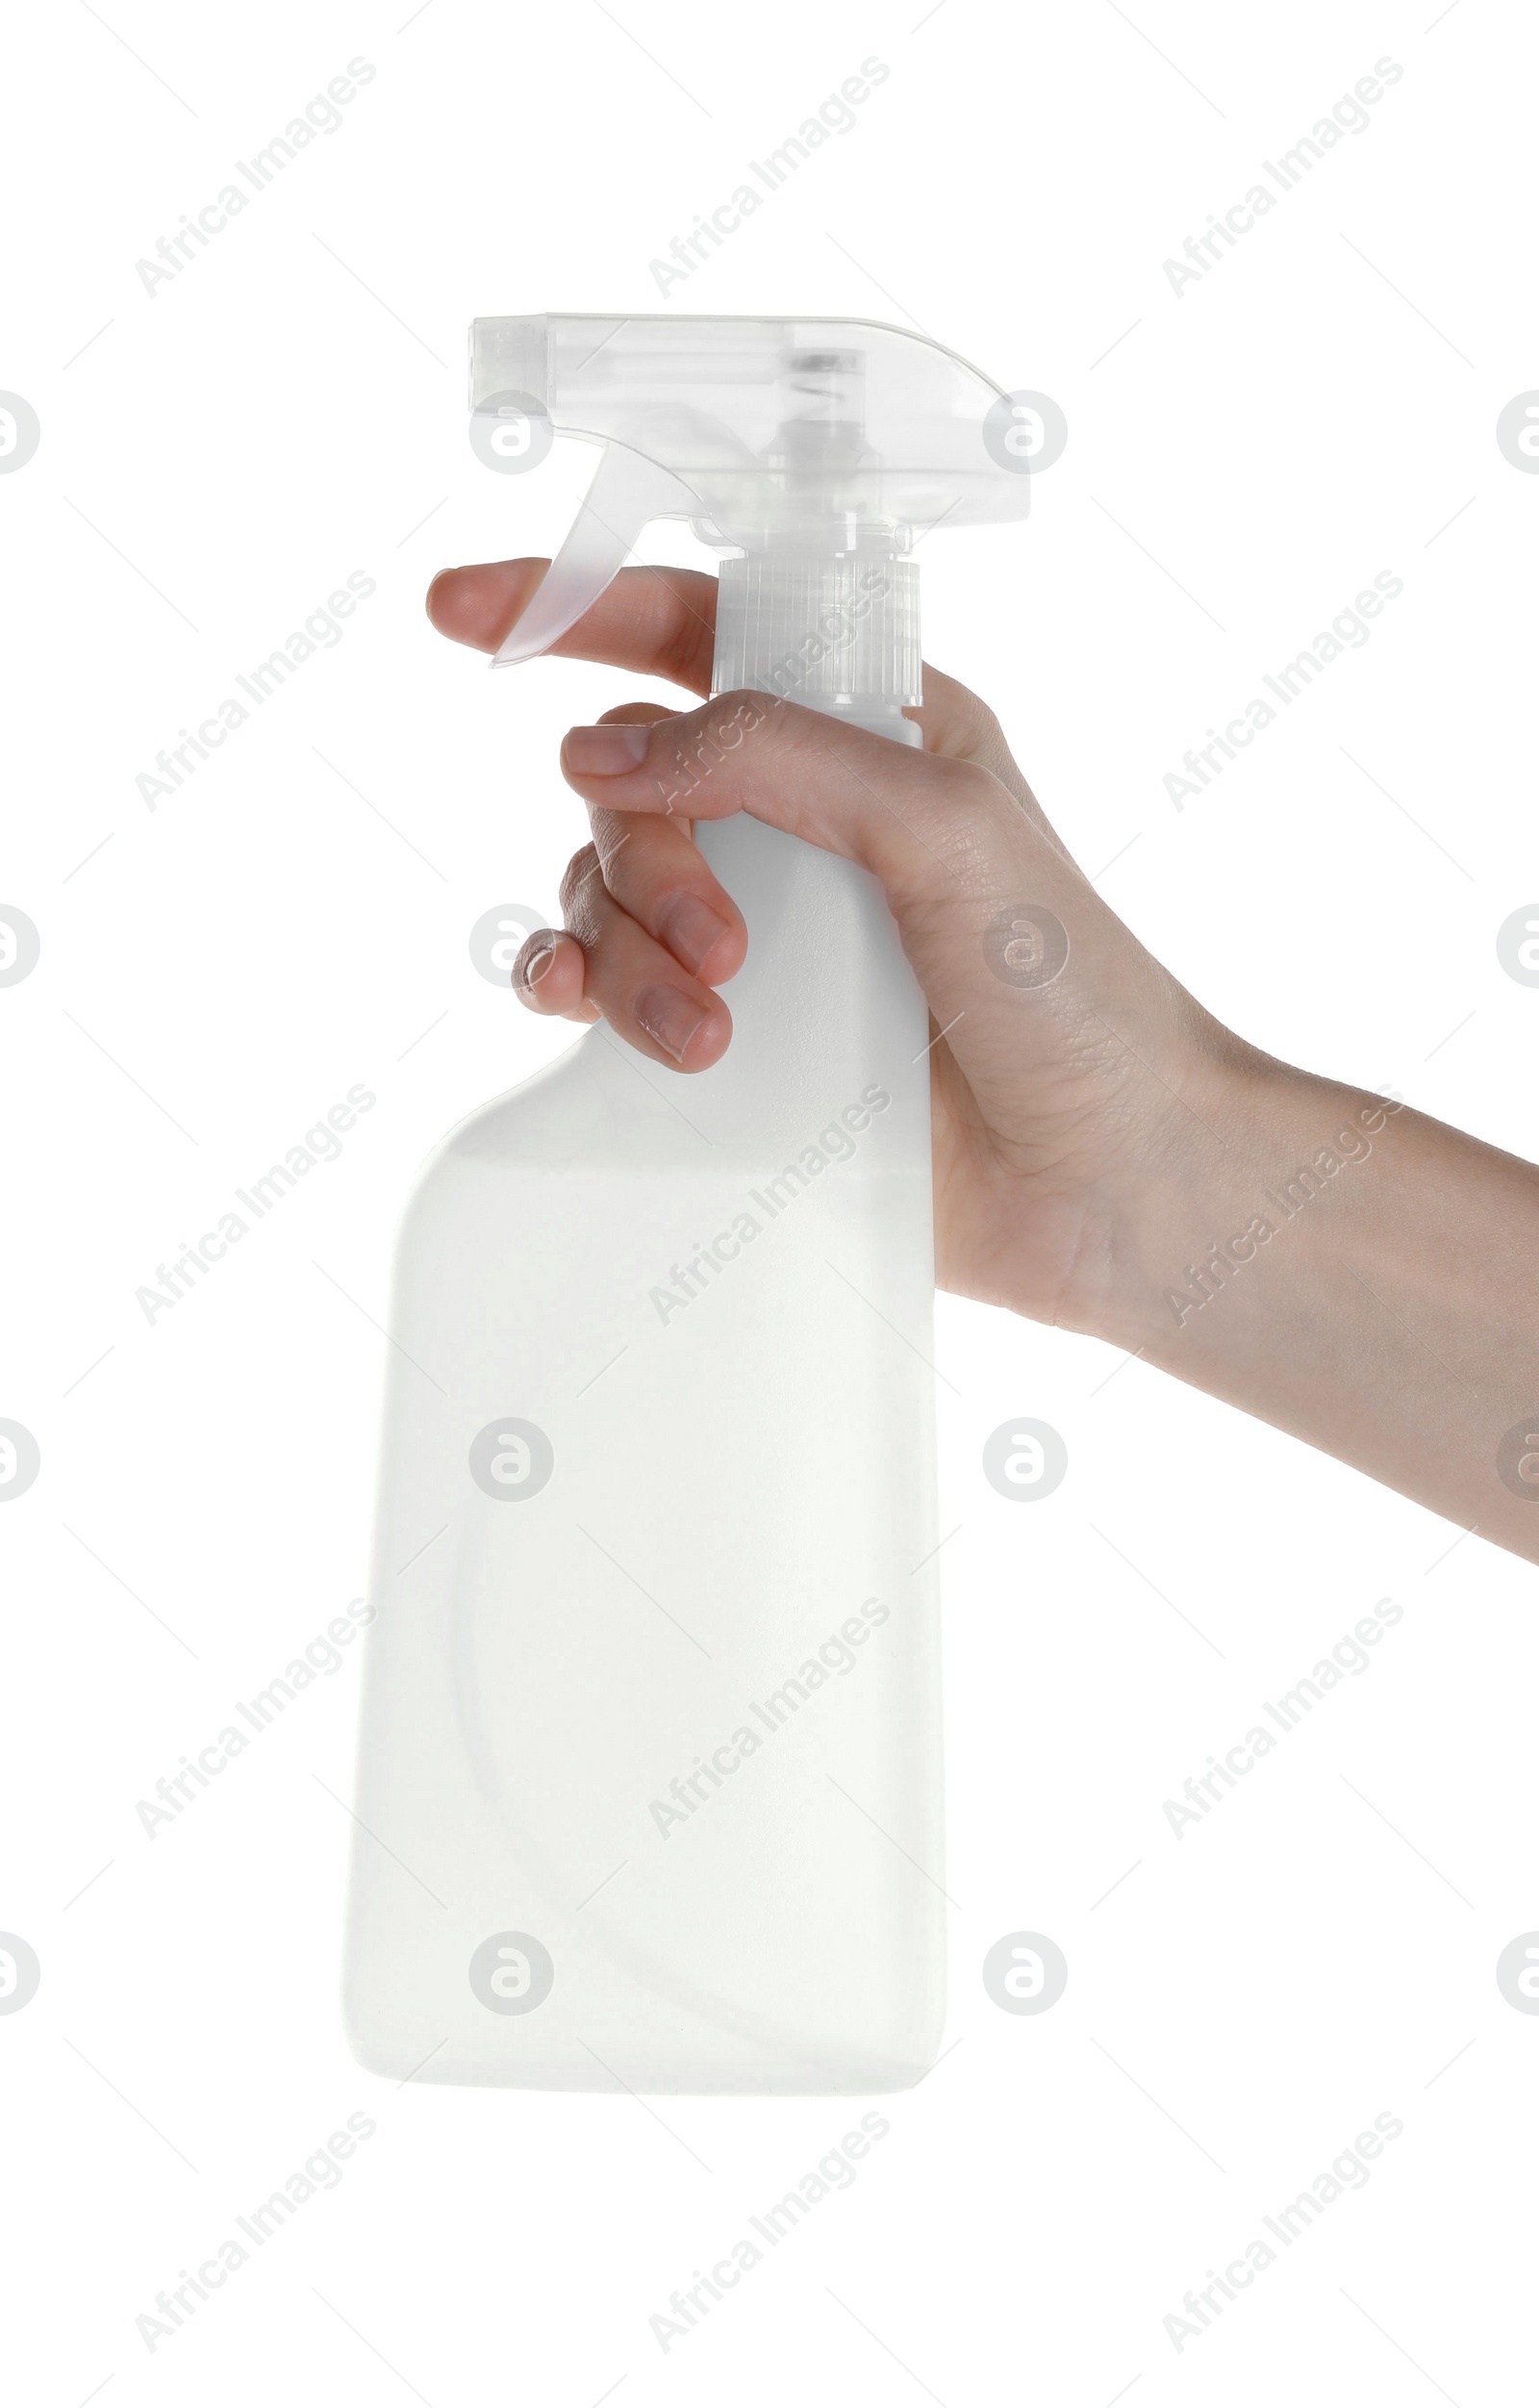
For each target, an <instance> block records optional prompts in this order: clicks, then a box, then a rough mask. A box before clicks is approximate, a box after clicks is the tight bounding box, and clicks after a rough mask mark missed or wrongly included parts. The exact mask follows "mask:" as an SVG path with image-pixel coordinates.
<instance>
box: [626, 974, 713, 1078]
mask: <svg viewBox="0 0 1539 2408" xmlns="http://www.w3.org/2000/svg"><path fill="white" fill-rule="evenodd" d="M631 1010H632V1012H633V1014H634V1016H635V1019H636V1022H637V1025H638V1027H643V1028H644V1029H645V1031H646V1033H647V1035H648V1036H649V1037H651V1038H654V1039H655V1040H656V1042H657V1043H658V1044H659V1045H660V1046H661V1047H662V1048H663V1051H664V1052H665V1053H671V1054H672V1056H673V1059H674V1060H675V1062H682V1061H683V1059H684V1052H685V1048H686V1047H687V1046H688V1044H689V1042H690V1039H691V1038H692V1037H693V1036H694V1032H695V1030H696V1028H698V1027H699V1026H700V1024H701V1022H702V1021H703V1020H704V1019H705V1017H706V1015H705V1013H704V1012H703V1011H702V1010H701V1008H700V1006H699V1004H698V1003H695V1002H692V1001H691V1000H690V998H689V997H688V996H687V995H681V994H680V992H679V990H678V988H677V987H643V989H642V991H641V993H640V995H639V996H638V997H637V998H636V1001H635V1002H634V1003H633V1004H632V1006H631Z"/></svg>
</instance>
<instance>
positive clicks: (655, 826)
mask: <svg viewBox="0 0 1539 2408" xmlns="http://www.w3.org/2000/svg"><path fill="white" fill-rule="evenodd" d="M541 570H542V563H541V562H538V561H512V562H506V563H503V564H500V565H498V566H495V567H491V568H484V569H462V570H449V571H448V572H446V573H445V574H444V575H442V576H441V577H440V578H438V579H437V580H436V582H435V584H434V587H433V590H432V594H431V596H430V597H429V610H430V613H431V615H432V618H433V621H434V623H435V625H437V626H438V627H440V628H441V629H442V631H443V632H444V633H445V634H447V635H452V636H455V637H456V638H458V639H459V640H460V641H461V642H465V643H470V644H474V645H475V646H478V647H479V648H480V649H482V650H484V651H494V650H495V649H496V647H497V646H498V644H499V643H500V642H501V640H502V638H503V636H504V635H505V634H506V632H507V630H508V628H509V627H510V626H511V625H512V623H513V621H515V619H516V618H517V616H518V614H519V612H520V611H521V610H522V608H523V605H524V602H525V601H526V599H527V597H528V596H529V594H530V592H531V591H532V589H533V587H534V586H535V585H536V583H537V582H538V580H539V576H540V573H541ZM715 614H716V585H715V582H714V580H713V579H711V578H709V577H704V576H699V575H695V574H693V573H691V572H689V571H686V570H646V569H631V570H624V571H622V572H621V574H620V575H619V576H618V578H617V579H616V580H615V583H614V584H613V585H612V586H611V587H610V589H609V591H608V592H607V593H606V594H605V595H604V596H603V598H602V599H601V600H600V601H599V602H598V603H597V604H595V606H594V608H593V610H592V611H591V612H590V613H589V614H588V616H587V618H586V619H585V620H583V621H582V622H581V623H580V625H579V626H578V627H576V628H574V629H573V630H572V632H571V633H570V634H569V635H568V637H567V638H566V639H565V640H564V642H563V643H562V644H561V645H560V646H558V647H557V648H558V649H559V650H561V651H564V652H567V653H570V654H575V655H577V656H578V657H581V658H585V659H600V660H607V661H611V662H613V663H615V664H616V665H617V666H619V667H622V668H625V669H629V670H632V671H639V672H643V673H645V674H647V675H651V676H665V677H669V678H672V679H673V680H674V681H675V682H677V683H678V684H680V685H683V686H687V687H689V688H691V689H693V690H694V692H695V693H696V694H703V693H705V692H707V691H708V689H709V683H710V672H711V654H712V647H713V643H714V631H715ZM733 715H736V717H737V726H736V728H735V729H734V731H733V732H734V734H735V735H736V736H741V741H738V742H737V743H736V744H735V747H734V748H733V750H732V751H731V752H730V754H729V755H728V757H727V761H726V762H725V763H724V764H723V766H722V767H721V768H720V769H719V771H717V772H715V773H713V774H712V775H711V776H709V777H707V778H706V779H705V780H704V781H703V783H701V784H700V785H699V786H698V787H697V788H696V789H695V791H694V793H693V794H692V797H691V808H692V809H693V810H694V812H695V814H696V816H697V817H701V818H713V819H714V818H722V817H726V816H728V815H730V814H731V813H734V812H737V811H740V810H741V811H747V812H750V813H751V814H752V815H753V816H754V817H755V818H758V819H761V820H765V821H767V822H769V823H770V824H771V825H773V826H775V827H779V828H784V829H786V830H788V831H789V832H790V833H792V834H794V835H797V836H802V837H805V838H806V839H807V840H808V841H809V842H810V843H812V844H815V845H820V846H821V847H822V848H823V849H825V850H827V851H830V852H837V853H841V854H843V855H845V857H846V858H848V859H850V860H853V861H858V862H859V863H860V864H861V865H862V866H863V867H864V868H866V869H868V870H870V871H872V872H873V873H874V874H875V875H876V876H877V877H878V878H879V879H880V881H881V883H882V885H883V887H884V889H885V890H886V894H887V900H888V902H889V905H890V906H891V909H892V911H893V914H894V917H895V919H896V922H897V926H898V930H899V933H900V936H901V938H902V942H903V947H904V950H905V951H906V952H907V954H908V957H909V960H910V962H911V963H912V965H913V967H914V971H915V973H916V976H918V978H919V980H920V983H921V986H922V988H923V990H924V993H925V996H926V998H927V1000H928V1002H929V1006H930V1011H931V1015H932V1025H933V1028H934V1029H935V1030H936V1031H944V1033H943V1034H939V1035H938V1038H937V1042H936V1043H935V1045H934V1047H933V1048H932V1051H931V1055H930V1059H931V1063H932V1065H933V1068H932V1093H933V1104H934V1130H935V1194H936V1247H937V1270H938V1277H939V1278H940V1280H941V1282H942V1284H943V1285H944V1286H946V1287H948V1288H951V1289H953V1290H954V1291H956V1292H957V1293H958V1294H961V1295H965V1296H971V1297H976V1298H979V1299H981V1300H983V1301H985V1302H988V1303H991V1304H999V1305H1009V1306H1010V1307H1011V1308H1012V1309H1013V1310H1015V1311H1017V1312H1022V1313H1026V1314H1029V1315H1031V1316H1032V1317H1033V1318H1035V1319H1038V1320H1044V1321H1056V1322H1060V1323H1062V1324H1064V1325H1066V1326H1068V1327H1071V1328H1074V1329H1080V1330H1096V1331H1103V1332H1105V1333H1107V1334H1114V1333H1116V1331H1119V1330H1120V1329H1121V1328H1122V1326H1123V1317H1124V1315H1125V1312H1126V1309H1127V1306H1128V1304H1129V1303H1130V1302H1133V1301H1134V1300H1132V1299H1129V1298H1125V1297H1123V1298H1120V1297H1119V1295H1118V1284H1119V1272H1120V1270H1122V1269H1125V1268H1126V1266H1127V1260H1128V1256H1127V1246H1126V1236H1125V1222H1126V1216H1127V1208H1128V1205H1129V1203H1130V1202H1132V1201H1134V1200H1138V1203H1139V1209H1140V1211H1141V1212H1142V1213H1146V1214H1147V1209H1148V1200H1149V1198H1150V1196H1151V1194H1152V1193H1153V1191H1154V1189H1155V1188H1156V1186H1157V1185H1158V1184H1159V1182H1160V1180H1161V1179H1173V1178H1175V1176H1176V1175H1177V1173H1178V1172H1180V1169H1181V1166H1182V1165H1183V1164H1187V1163H1189V1159H1190V1156H1191V1153H1192V1151H1193V1149H1194V1146H1200V1145H1202V1144H1204V1143H1206V1144H1212V1143H1213V1142H1214V1138H1213V1136H1212V1134H1211V1132H1212V1131H1213V1130H1214V1128H1216V1124H1217V1122H1218V1120H1219V1118H1220V1116H1221V1114H1222V1111H1223V1109H1224V1104H1223V1098H1224V1093H1225V1091H1226V1089H1227V1087H1228V1085H1229V1083H1230V1082H1231V1081H1232V1080H1233V1079H1234V1078H1235V1077H1236V1076H1237V1074H1238V1073H1239V1071H1240V1070H1241V1068H1242V1065H1243V1061H1244V1058H1245V1056H1244V1049H1242V1048H1240V1047H1239V1046H1237V1045H1236V1044H1235V1042H1234V1040H1233V1039H1231V1038H1229V1037H1228V1036H1227V1035H1226V1034H1225V1032H1224V1030H1223V1029H1222V1028H1221V1027H1219V1025H1218V1024H1217V1023H1216V1022H1215V1021H1213V1020H1212V1019H1210V1018H1209V1016H1208V1015H1207V1014H1206V1013H1204V1012H1202V1011H1201V1010H1199V1009H1198V1006H1197V1004H1195V1003H1194V1002H1193V1001H1192V999H1191V997H1190V996H1189V995H1187V994H1186V993H1185V991H1184V990H1183V989H1182V988H1181V987H1180V986H1178V985H1177V983H1176V982H1175V980H1174V979H1173V978H1172V977H1171V976H1169V975H1168V973H1167V972H1165V971H1164V970H1162V969H1161V968H1160V966H1159V964H1158V963H1157V962H1155V961H1154V960H1153V959H1152V958H1151V957H1150V956H1149V955H1148V953H1147V952H1146V951H1144V949H1143V947H1142V946H1141V945H1139V944H1138V942H1137V940H1136V939H1135V938H1134V937H1133V936H1131V935H1130V934H1129V932H1128V930H1127V929H1126V928H1125V927H1124V926H1123V924H1122V922H1121V921H1120V920H1118V919H1117V917H1116V915H1115V914H1114V913H1113V912H1112V911H1110V910H1109V909H1108V908H1107V906H1106V904H1105V903H1104V902H1102V900H1101V899H1100V898H1099V896H1098V895H1097V893H1096V891H1095V889H1094V887H1092V886H1091V885H1090V883H1089V881H1088V880H1087V879H1086V878H1085V877H1084V876H1083V875H1082V874H1081V873H1080V872H1079V871H1078V870H1077V869H1076V868H1075V866H1074V864H1073V862H1072V860H1071V858H1070V856H1069V853H1068V851H1067V849H1065V847H1064V845H1063V843H1062V842H1061V840H1060V839H1059V838H1058V837H1057V836H1056V835H1055V834H1054V833H1053V831H1052V829H1051V828H1050V827H1049V826H1048V824H1047V820H1046V819H1045V817H1044V816H1043V813H1042V810H1041V808H1040V806H1039V805H1038V803H1037V801H1036V798H1035V797H1034V796H1033V795H1032V793H1031V790H1030V788H1029V787H1028V786H1027V784H1026V781H1025V779H1024V777H1023V776H1022V773H1021V771H1020V770H1019V769H1018V768H1017V766H1016V764H1015V762H1014V761H1013V760H1012V758H1011V756H1010V753H1009V751H1008V749H1007V748H1006V746H1005V743H1004V739H1003V737H1002V736H1001V734H1000V732H999V727H998V724H997V721H996V720H995V718H994V717H993V714H992V713H991V712H989V711H988V710H987V709H986V708H985V707H984V705H983V704H982V703H981V702H980V701H978V699H977V698H976V697H975V696H973V695H971V694H970V693H969V692H968V691H967V689H966V688H965V687H964V686H959V685H957V684H955V683H953V681H952V680H951V679H950V678H949V677H944V676H942V675H941V674H940V673H939V672H937V671H935V670H933V669H926V671H925V672H924V707H923V710H922V711H921V712H920V713H917V714H915V716H916V717H917V718H918V720H919V723H920V725H921V730H922V733H923V737H924V749H923V750H922V751H919V750H909V749H907V748H904V747H901V746H897V745H894V744H892V743H890V742H888V741H887V740H886V739H884V738H882V737H879V736H872V735H868V734H867V733H865V732H864V731H863V730H862V729H859V728H852V727H848V726H845V725H843V724H841V723H839V722H835V721H833V720H830V719H829V718H827V717H826V716H824V715H822V714H820V713H817V712H813V711H809V710H805V709H802V708H800V707H798V706H797V705H796V704H794V703H785V702H780V701H777V700H776V699H775V698H774V697H771V696H768V695H754V696H726V697H719V698H718V700H717V701H716V702H714V703H711V704H709V705H707V706H706V707H705V708H703V709H700V710H696V711H693V712H689V713H685V714H671V713H668V712H665V711H664V710H662V709H661V708H660V707H659V706H658V705H657V704H655V703H649V702H633V703H626V704H621V705H620V706H619V707H618V708H617V709H616V710H613V711H610V712H607V713H606V714H605V717H604V720H603V722H601V723H600V725H599V726H597V727H595V728H574V729H573V730H572V731H571V733H570V734H569V735H568V738H567V741H566V744H565V746H564V748H563V754H562V767H563V770H564V772H565V773H566V775H567V777H568V781H569V783H570V784H571V785H572V786H574V787H575V789H576V791H577V792H578V794H579V795H581V796H582V798H583V799H584V801H585V802H586V803H587V805H588V812H589V820H590V824H591V827H592V831H593V841H592V843H591V844H589V845H587V846H585V847H584V849H582V851H580V852H579V853H577V854H575V855H574V856H573V859H572V862H571V864H570V867H569V868H568V873H567V876H566V879H565V881H564V884H563V889H562V904H563V909H564V912H565V914H566V920H567V933H565V934H557V935H554V936H552V935H551V934H550V933H549V932H548V931H546V932H544V933H542V934H540V935H537V936H534V937H531V938H530V940H529V942H528V943H527V945H526V946H525V947H524V949H523V951H522V952H521V953H520V955H519V958H518V961H517V965H516V967H515V971H514V983H515V986H516V988H517V992H518V994H519V995H520V997H521V998H522V1000H523V1001H525V1002H526V1003H527V1004H528V1005H529V1006H530V1007H531V1009H533V1010H536V1011H540V1012H554V1013H561V1014H563V1015H565V1016H566V1017H568V1018H570V1019H579V1020H593V1019H595V1018H597V1017H598V1016H599V1015H600V1014H602V1015H603V1017H604V1018H605V1019H606V1020H608V1021H609V1022H610V1023H611V1025H612V1026H613V1027H614V1028H615V1029H616V1031H617V1032H618V1034H619V1035H620V1036H621V1037H623V1038H625V1039H626V1040H627V1041H628V1042H629V1043H630V1044H632V1045H634V1046H636V1047H637V1048H638V1049H639V1051H640V1052H643V1053H645V1054H647V1055H649V1056H650V1057H651V1058H652V1059H653V1060H654V1061H659V1062H666V1063H667V1064H668V1065H669V1067H670V1068H672V1069H676V1070H685V1071H697V1070H704V1069H707V1068H709V1066H710V1065H711V1064H712V1063H713V1062H716V1061H719V1059H720V1057H721V1055H722V1053H723V1052H725V1051H726V1048H727V1046H728V1044H729V1043H730V1040H731V1028H732V1023H731V1015H730V1013H729V1011H728V1008H727V1005H726V1003H725V1002H724V1001H723V1000H722V999H721V997H720V996H719V994H718V993H717V992H716V989H717V988H718V987H719V985H720V984H721V983H722V982H723V981H724V980H726V979H729V978H730V977H731V976H733V974H734V972H735V971H737V970H738V969H739V968H740V966H741V964H742V962H743V958H744V951H745V945H746V939H745V934H744V925H743V921H742V918H741V915H740V914H739V912H738V910H737V908H736V906H735V904H734V903H733V901H732V899H731V897H730V896H728V895H726V894H725V893H724V892H723V890H722V888H721V887H720V886H719V883H718V881H717V879H716V878H715V877H714V876H713V875H712V873H711V871H710V869H709V868H708V867H707V865H706V862H705V860H704V858H703V856H702V855H701V853H700V851H699V849H698V848H697V847H696V845H695V843H694V834H693V827H692V824H691V823H690V822H689V821H687V820H684V819H681V818H680V817H678V816H677V815H676V814H674V813H673V812H672V811H670V809H669V806H668V805H667V803H666V802H665V800H664V795H665V794H666V793H667V792H669V791H671V790H672V789H674V788H675V786H676V785H677V783H678V781H677V779H676V777H675V775H674V774H673V770H674V763H675V760H676V758H677V757H678V756H680V755H686V756H688V757H692V758H693V757H694V753H695V751H696V749H697V748H698V746H699V743H700V740H701V738H702V737H703V736H708V734H709V731H710V729H711V728H712V726H713V725H715V724H717V723H718V722H724V721H726V720H727V719H728V718H730V717H732V716H733ZM749 721H752V722H756V723H754V724H752V725H751V726H750V725H748V724H746V722H749ZM1016 923H1019V925H1015V924H1016ZM1001 924H1002V925H1001ZM1059 931H1062V932H1063V934H1064V935H1066V936H1067V939H1068V957H1067V960H1066V961H1065V962H1064V964H1063V966H1062V967H1061V969H1058V970H1057V971H1056V972H1054V969H1053V964H1054V961H1055V958H1056V952H1057V951H1058V950H1060V939H1059ZM1038 977H1040V978H1041V983H1036V982H1035V981H1036V979H1037V978H1038ZM1181 1175H1182V1176H1183V1177H1184V1172H1183V1173H1181ZM1137 1342H1138V1341H1137V1340H1136V1339H1133V1340H1131V1341H1130V1343H1133V1344H1136V1343H1137Z"/></svg>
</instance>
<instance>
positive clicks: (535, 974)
mask: <svg viewBox="0 0 1539 2408" xmlns="http://www.w3.org/2000/svg"><path fill="white" fill-rule="evenodd" d="M555 958H556V949H555V947H554V945H547V946H546V947H545V949H544V951H542V952H540V953H536V954H535V955H534V956H533V958H532V959H531V960H529V961H527V962H525V964H524V969H523V982H524V985H525V986H526V987H534V986H538V985H539V984H540V981H541V979H542V977H543V976H544V975H545V972H546V971H547V970H548V969H549V968H550V965H551V963H552V962H553V961H554V960H555Z"/></svg>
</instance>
